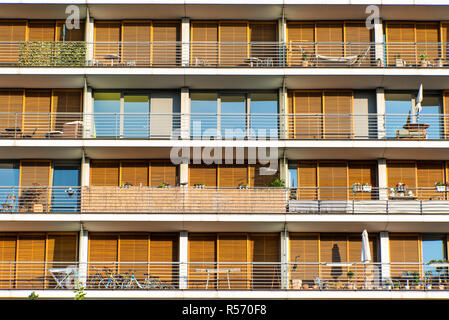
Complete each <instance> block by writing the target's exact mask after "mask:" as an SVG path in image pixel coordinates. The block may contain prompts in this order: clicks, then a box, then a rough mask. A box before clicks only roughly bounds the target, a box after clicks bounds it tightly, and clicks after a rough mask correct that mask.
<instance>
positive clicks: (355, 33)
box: [345, 22, 373, 63]
mask: <svg viewBox="0 0 449 320" xmlns="http://www.w3.org/2000/svg"><path fill="white" fill-rule="evenodd" d="M372 40H373V39H372V32H371V30H370V29H368V28H367V27H366V23H365V22H346V23H345V43H346V44H345V56H353V55H358V54H364V53H365V51H366V49H367V48H369V42H371V41H372ZM348 42H352V44H351V43H348ZM364 62H365V63H366V62H369V55H368V56H367V57H366V60H365V61H364Z"/></svg>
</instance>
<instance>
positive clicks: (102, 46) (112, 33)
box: [94, 22, 121, 63]
mask: <svg viewBox="0 0 449 320" xmlns="http://www.w3.org/2000/svg"><path fill="white" fill-rule="evenodd" d="M120 29H121V24H120V23H119V22H108V23H105V22H101V23H99V22H96V23H95V42H96V43H95V50H94V51H95V59H97V60H99V61H101V62H103V63H110V61H108V60H107V59H104V57H105V56H106V55H109V54H113V55H117V56H120V41H121V31H120Z"/></svg>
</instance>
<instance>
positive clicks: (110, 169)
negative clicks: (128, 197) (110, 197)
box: [90, 160, 120, 186]
mask: <svg viewBox="0 0 449 320" xmlns="http://www.w3.org/2000/svg"><path fill="white" fill-rule="evenodd" d="M119 164H120V163H119V161H118V160H92V161H91V163H90V176H91V179H90V185H91V186H118V184H119Z"/></svg>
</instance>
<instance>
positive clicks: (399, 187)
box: [395, 182, 407, 192]
mask: <svg viewBox="0 0 449 320" xmlns="http://www.w3.org/2000/svg"><path fill="white" fill-rule="evenodd" d="M395 191H396V192H405V191H407V184H405V183H403V182H398V183H397V184H396V187H395Z"/></svg>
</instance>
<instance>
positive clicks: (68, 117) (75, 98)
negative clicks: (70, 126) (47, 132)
mask: <svg viewBox="0 0 449 320" xmlns="http://www.w3.org/2000/svg"><path fill="white" fill-rule="evenodd" d="M81 95H82V93H81V91H63V90H55V91H54V92H53V106H54V107H53V112H55V113H56V115H55V120H54V124H53V128H54V130H57V131H61V132H63V131H64V124H66V123H68V122H73V121H81V120H82V117H81V114H80V112H81V104H82V98H81ZM79 130H81V128H79ZM79 133H80V132H77V134H79Z"/></svg>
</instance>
